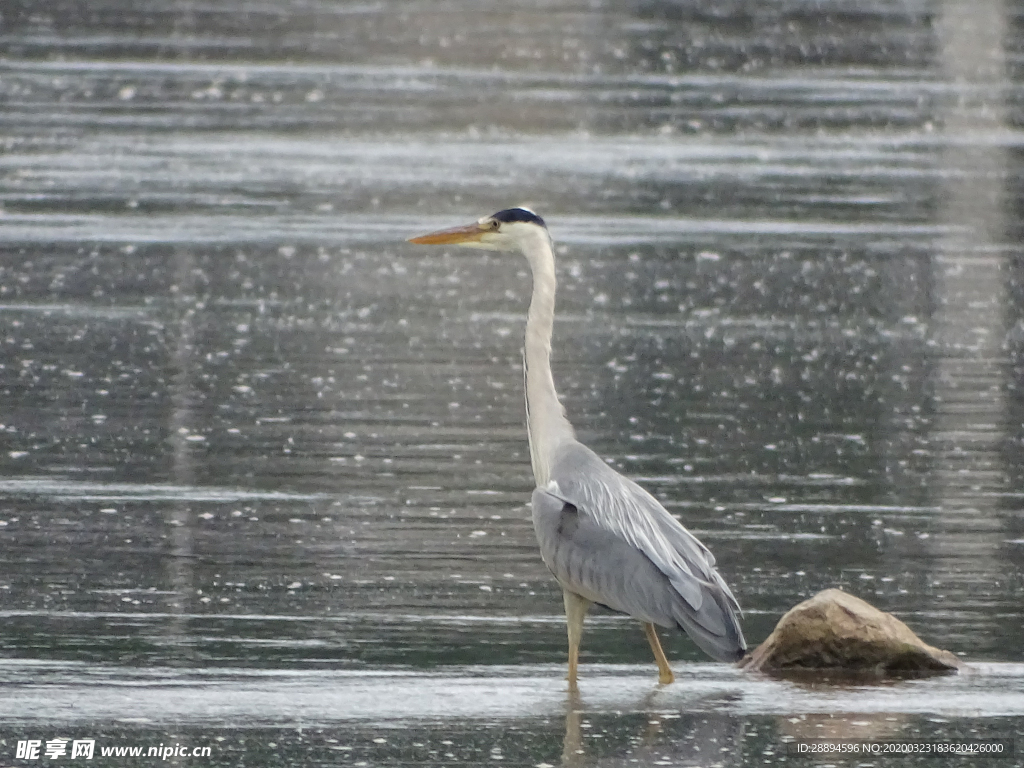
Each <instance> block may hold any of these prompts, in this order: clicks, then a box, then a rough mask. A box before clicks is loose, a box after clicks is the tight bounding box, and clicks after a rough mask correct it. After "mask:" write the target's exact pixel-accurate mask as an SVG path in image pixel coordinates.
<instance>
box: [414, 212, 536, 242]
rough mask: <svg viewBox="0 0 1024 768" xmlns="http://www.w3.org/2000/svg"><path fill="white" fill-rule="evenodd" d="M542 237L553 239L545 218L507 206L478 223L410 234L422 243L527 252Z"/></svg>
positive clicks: (415, 240)
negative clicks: (426, 232)
mask: <svg viewBox="0 0 1024 768" xmlns="http://www.w3.org/2000/svg"><path fill="white" fill-rule="evenodd" d="M538 237H540V238H542V239H543V240H544V241H545V242H550V240H549V237H548V228H547V227H546V226H545V225H544V219H542V218H541V217H540V216H538V215H537V214H536V213H534V212H533V211H531V210H529V209H528V208H506V209H505V210H504V211H498V212H497V213H494V214H491V215H490V216H484V217H483V218H482V219H480V220H479V221H477V222H475V223H474V224H469V225H468V226H465V227H453V228H452V229H442V230H439V231H438V232H431V233H429V234H426V235H420V236H418V237H410V238H409V242H410V243H417V244H418V245H461V246H464V247H466V248H482V249H484V250H487V251H526V250H527V247H528V245H529V244H530V243H531V242H535V241H536V239H537V238H538Z"/></svg>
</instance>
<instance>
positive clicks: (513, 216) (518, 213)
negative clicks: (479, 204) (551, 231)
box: [491, 208, 547, 229]
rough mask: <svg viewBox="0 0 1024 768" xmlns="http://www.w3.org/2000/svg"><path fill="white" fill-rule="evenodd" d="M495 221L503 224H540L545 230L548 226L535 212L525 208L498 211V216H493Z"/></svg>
mask: <svg viewBox="0 0 1024 768" xmlns="http://www.w3.org/2000/svg"><path fill="white" fill-rule="evenodd" d="M491 218H492V219H494V220H495V221H500V222H501V223H503V224H511V223H512V222H514V221H521V222H525V223H528V224H538V225H540V226H542V227H544V228H545V229H546V228H547V225H546V224H545V223H544V219H542V218H541V217H540V216H538V215H537V214H536V213H534V212H533V211H528V210H526V209H525V208H506V209H505V210H504V211H498V212H497V213H496V214H494V215H493V216H491Z"/></svg>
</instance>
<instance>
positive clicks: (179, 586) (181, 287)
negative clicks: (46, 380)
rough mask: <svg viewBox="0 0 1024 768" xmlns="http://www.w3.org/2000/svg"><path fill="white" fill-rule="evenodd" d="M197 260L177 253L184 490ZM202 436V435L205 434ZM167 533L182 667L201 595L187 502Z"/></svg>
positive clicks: (176, 423) (178, 449)
mask: <svg viewBox="0 0 1024 768" xmlns="http://www.w3.org/2000/svg"><path fill="white" fill-rule="evenodd" d="M195 269H196V265H195V260H194V259H193V258H192V253H191V250H190V249H189V248H187V247H179V248H176V249H175V250H174V276H175V280H174V284H173V285H172V287H171V290H172V291H173V296H174V300H173V304H172V307H173V308H174V312H173V315H172V317H171V318H170V322H169V323H168V325H169V326H170V331H171V333H172V334H173V335H172V339H173V340H172V341H171V349H170V352H171V355H172V357H171V365H172V371H173V373H172V374H171V382H170V401H171V411H170V419H169V424H168V439H169V441H170V443H171V457H170V458H171V466H172V470H171V476H172V477H173V479H174V482H175V483H176V484H177V485H179V486H184V487H189V486H192V485H194V484H195V481H196V476H195V468H194V461H195V459H194V457H193V455H192V446H191V444H190V443H191V442H192V441H191V440H190V438H192V437H193V430H194V428H195V424H194V419H195V417H194V416H193V414H192V403H193V399H194V398H195V397H196V392H195V388H194V382H193V381H192V377H193V376H194V375H195V369H196V361H195V359H194V358H195V354H196V343H197V339H196V320H197V318H196V312H197V310H196V306H195V305H196V303H197V300H196V295H195V294H196V291H195V288H196V277H195ZM200 437H201V435H200ZM165 530H166V531H167V534H168V535H169V536H170V540H171V541H170V546H169V551H168V553H167V556H166V557H165V558H164V562H165V564H166V565H165V567H166V568H167V571H168V573H167V583H168V584H169V586H170V594H169V595H168V612H169V613H170V615H171V618H170V619H169V620H168V621H167V624H166V627H167V629H166V633H167V640H166V643H167V645H168V646H169V647H171V648H176V649H178V652H179V653H180V663H182V664H188V663H189V662H190V661H191V660H192V653H191V651H192V647H193V644H192V641H191V637H190V636H189V627H188V620H187V618H186V616H187V615H188V614H189V613H191V612H192V611H191V608H192V605H193V600H194V599H195V598H194V597H193V594H194V592H195V589H196V588H195V579H194V574H193V568H194V562H193V557H194V554H195V553H194V551H193V546H192V541H193V514H192V511H191V509H190V507H189V506H188V503H187V502H183V503H182V504H181V505H180V506H179V505H171V506H169V507H168V508H167V511H166V513H165Z"/></svg>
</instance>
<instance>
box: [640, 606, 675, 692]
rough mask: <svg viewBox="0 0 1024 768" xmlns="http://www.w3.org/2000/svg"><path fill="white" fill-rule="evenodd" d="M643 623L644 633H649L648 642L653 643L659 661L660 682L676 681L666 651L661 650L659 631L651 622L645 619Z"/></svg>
mask: <svg viewBox="0 0 1024 768" xmlns="http://www.w3.org/2000/svg"><path fill="white" fill-rule="evenodd" d="M641 623H642V624H643V625H644V634H645V635H647V642H648V643H650V644H651V650H652V651H654V660H655V661H656V662H657V663H658V682H659V683H661V684H662V685H668V684H669V683H674V682H675V680H676V678H675V675H673V674H672V667H670V666H669V665H668V659H666V658H665V652H664V651H663V650H661V641H660V640H658V631H657V630H656V629H655V628H654V625H653V624H651V623H650V622H647V621H644V622H641Z"/></svg>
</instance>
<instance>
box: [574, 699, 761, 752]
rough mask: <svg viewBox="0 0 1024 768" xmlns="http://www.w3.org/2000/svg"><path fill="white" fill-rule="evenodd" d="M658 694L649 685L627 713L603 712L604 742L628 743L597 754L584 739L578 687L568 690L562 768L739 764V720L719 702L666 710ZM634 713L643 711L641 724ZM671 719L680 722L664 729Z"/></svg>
mask: <svg viewBox="0 0 1024 768" xmlns="http://www.w3.org/2000/svg"><path fill="white" fill-rule="evenodd" d="M660 693H661V691H660V690H659V689H653V690H651V691H650V692H648V693H647V694H646V695H645V696H644V697H643V698H642V699H641V700H640V701H638V702H635V703H634V704H632V705H631V706H630V707H629V711H628V712H624V713H622V714H621V715H617V716H616V715H613V714H611V713H608V715H607V717H604V716H602V717H601V720H602V721H605V726H606V727H605V728H604V730H605V733H603V734H600V735H602V736H608V737H613V738H608V739H607V740H606V741H605V742H604V743H605V744H606V745H608V746H609V747H610V746H611V745H612V744H613V743H615V742H622V741H626V742H627V743H628V744H629V745H630V746H629V747H627V748H626V749H625V750H624V751H619V752H618V753H617V754H604V755H600V756H598V755H595V754H592V753H589V752H588V750H587V746H586V744H585V743H584V740H583V733H584V731H586V730H590V729H589V727H588V728H584V727H583V722H584V720H583V716H584V714H585V713H586V711H587V707H586V704H585V703H584V701H583V697H582V696H581V695H580V693H579V691H573V690H570V691H569V692H568V694H567V697H566V701H565V736H564V737H563V739H562V759H561V763H560V765H561V768H585V767H586V768H617V767H618V766H622V768H626V766H630V767H632V766H636V765H654V764H658V765H672V766H705V765H709V764H714V765H716V766H732V765H740V763H741V762H742V754H743V749H742V747H743V735H744V732H743V722H742V720H741V719H739V718H735V717H730V716H727V715H722V714H718V713H717V712H720V708H719V707H715V708H713V709H712V711H711V712H709V713H707V714H703V713H701V714H681V713H680V714H676V713H666V712H664V708H663V707H659V706H658V699H659V698H661V697H660V695H659V694H660ZM638 715H641V716H643V722H642V724H640V723H637V722H636V718H637V716H638ZM612 718H614V720H612ZM675 719H679V720H680V721H681V722H680V723H679V727H671V728H669V729H666V722H667V721H671V720H675ZM608 720H611V721H610V722H608ZM687 726H688V727H687ZM611 731H618V733H611ZM623 732H625V733H623ZM598 733H599V732H598ZM595 735H598V734H597V733H595ZM623 736H625V737H626V738H625V739H624V738H623Z"/></svg>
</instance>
